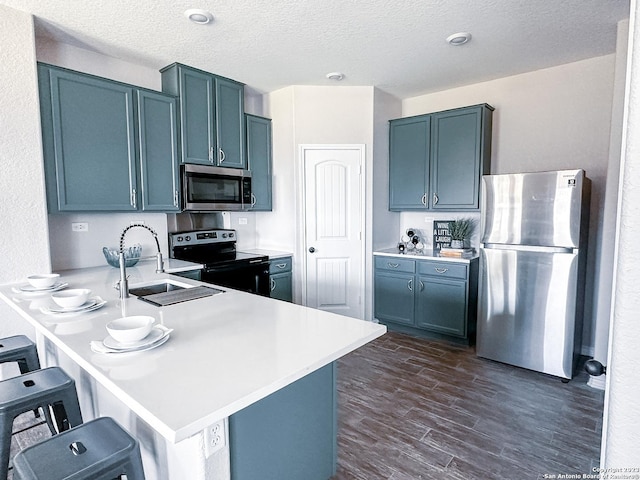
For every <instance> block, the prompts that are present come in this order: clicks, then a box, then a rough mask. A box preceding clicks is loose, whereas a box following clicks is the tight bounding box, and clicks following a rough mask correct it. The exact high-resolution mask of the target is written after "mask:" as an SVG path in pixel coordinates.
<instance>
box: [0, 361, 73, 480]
mask: <svg viewBox="0 0 640 480" xmlns="http://www.w3.org/2000/svg"><path fill="white" fill-rule="evenodd" d="M40 407H41V408H43V409H44V411H45V412H47V414H48V412H49V407H51V408H52V409H54V411H55V414H56V422H57V424H58V430H59V431H63V430H68V429H69V427H75V426H77V425H80V424H81V423H82V414H81V413H80V405H79V403H78V394H77V392H76V384H75V382H74V381H73V379H72V378H71V377H69V376H68V375H67V374H66V373H65V372H64V370H62V369H61V368H59V367H50V368H44V369H41V370H36V371H35V372H29V373H25V374H24V375H21V376H19V377H13V378H9V379H7V380H3V381H1V382H0V479H3V478H6V477H7V470H8V467H9V455H10V449H11V430H12V428H13V421H14V419H15V418H16V417H17V416H18V415H20V414H22V413H24V412H28V411H29V410H34V409H37V408H40ZM52 433H55V432H54V431H52Z"/></svg>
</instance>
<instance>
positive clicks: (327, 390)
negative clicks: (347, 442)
mask: <svg viewBox="0 0 640 480" xmlns="http://www.w3.org/2000/svg"><path fill="white" fill-rule="evenodd" d="M336 405H337V404H336V367H335V363H331V364H329V365H326V366H325V367H322V368H321V369H319V370H316V371H315V372H313V373H311V374H309V375H307V376H306V377H303V378H301V379H300V380H298V381H296V382H294V383H292V384H291V385H289V386H287V387H285V388H283V389H281V390H278V391H277V392H275V393H273V394H271V395H269V396H268V397H266V398H264V399H262V400H260V401H258V402H256V403H254V404H253V405H250V406H248V407H247V408H245V409H244V410H241V411H239V412H238V413H236V414H234V415H232V416H231V417H229V449H230V455H231V478H232V480H256V479H260V480H283V479H286V480H328V479H329V478H331V477H332V476H333V475H335V471H336V451H337V444H336V434H337V408H336Z"/></svg>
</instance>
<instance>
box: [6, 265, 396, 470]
mask: <svg viewBox="0 0 640 480" xmlns="http://www.w3.org/2000/svg"><path fill="white" fill-rule="evenodd" d="M168 267H169V268H168V271H173V272H176V271H177V270H180V269H183V270H185V269H188V268H189V266H188V265H187V264H184V265H182V264H180V262H176V261H175V260H171V261H170V262H169V265H168ZM154 269H155V263H153V262H141V263H139V264H138V265H137V266H135V267H132V268H129V269H127V273H128V274H129V275H130V279H129V285H130V287H132V288H133V287H135V286H136V284H144V283H151V282H157V281H159V280H161V279H166V278H171V279H172V280H175V281H177V282H179V283H183V284H188V285H192V286H198V285H201V284H200V282H197V281H195V280H190V279H187V278H182V277H174V276H172V275H170V274H169V273H162V274H157V273H155V270H154ZM59 273H61V278H60V280H61V281H63V282H67V283H68V284H69V288H76V287H77V288H80V287H82V288H90V289H91V290H92V295H98V296H100V297H101V298H102V299H104V300H106V302H107V303H106V305H105V306H104V307H103V308H101V309H99V310H96V311H94V312H88V313H83V314H78V315H75V316H54V315H50V314H45V313H43V312H42V311H41V307H43V306H45V307H46V306H47V305H51V303H50V302H51V299H50V296H49V295H48V294H44V295H40V296H32V295H27V294H24V293H16V287H17V286H18V285H3V286H1V287H0V297H1V298H2V299H3V300H5V301H6V302H7V303H8V304H9V305H10V306H11V307H13V308H14V309H15V310H16V311H17V312H18V313H19V314H20V315H21V316H22V317H23V318H25V319H26V320H27V321H28V322H29V323H30V324H32V325H33V326H34V327H35V329H36V333H37V336H38V348H39V352H40V355H41V360H42V363H43V364H44V365H47V366H49V365H60V366H61V367H62V368H64V369H65V370H66V371H67V373H69V375H71V376H72V377H74V378H75V379H76V382H77V386H78V391H79V395H80V405H81V408H82V413H83V416H84V419H85V420H89V419H91V418H94V417H97V416H107V415H108V416H111V417H113V418H115V419H116V420H117V421H118V422H119V423H120V424H121V425H123V426H124V427H125V428H127V429H128V430H129V431H130V432H131V433H132V434H133V435H134V436H135V437H136V438H138V439H139V441H140V444H141V449H142V453H143V463H144V467H145V472H146V475H147V478H150V479H157V480H165V479H166V480H178V479H181V480H182V479H185V478H188V479H190V480H209V479H214V478H215V479H216V480H218V479H225V478H234V479H235V478H251V475H252V474H251V472H252V471H253V472H256V471H258V472H262V476H261V478H276V477H273V476H270V475H271V474H270V473H269V472H271V471H277V469H282V468H290V469H291V470H290V471H291V472H292V473H291V475H294V476H287V475H285V477H282V478H305V479H313V478H318V479H321V478H328V477H329V476H331V474H332V473H333V469H334V468H335V455H336V451H335V450H336V443H335V435H336V428H337V427H336V390H335V375H336V369H335V363H334V362H335V361H336V360H337V359H339V358H340V357H342V356H343V355H345V354H347V353H349V352H351V351H353V350H355V349H357V348H359V347H361V346H362V345H364V344H366V343H367V342H369V341H371V340H373V339H375V338H377V337H379V336H381V335H383V334H384V333H385V331H386V327H385V326H383V325H379V324H376V323H371V322H366V321H361V320H356V319H352V318H348V317H343V316H339V315H335V314H331V313H327V312H323V311H320V310H315V309H311V308H306V307H302V306H299V305H294V304H291V303H288V302H283V301H279V300H273V299H269V298H265V297H261V296H258V295H253V294H249V293H245V292H240V291H236V290H230V289H224V288H222V290H225V291H224V292H223V293H219V294H216V295H213V296H209V297H206V298H200V299H197V300H191V301H187V302H183V303H177V304H174V305H169V306H164V307H156V306H154V305H152V304H150V303H147V302H145V301H141V300H139V299H138V298H136V297H134V296H131V297H130V298H127V299H125V300H120V299H119V296H118V291H116V290H115V289H114V288H113V285H114V283H115V282H116V281H117V280H118V276H119V271H118V270H117V269H114V268H111V267H95V268H85V269H78V270H68V271H63V272H59ZM18 292H19V291H18ZM127 315H151V316H153V317H154V318H155V319H156V322H157V323H160V324H162V325H164V326H166V327H168V328H171V329H173V332H172V333H171V336H170V338H169V340H168V342H167V343H165V344H163V345H161V346H159V347H157V348H154V349H152V350H147V351H143V352H135V353H126V354H100V353H94V352H93V351H92V350H91V348H90V342H91V341H94V340H102V339H104V338H105V337H106V335H107V333H106V330H105V325H106V323H107V322H108V321H110V320H113V319H115V318H118V317H121V316H127ZM220 421H222V425H223V426H224V430H223V432H222V436H223V439H222V443H223V444H224V445H225V446H224V447H223V448H222V449H221V450H217V451H215V452H213V453H211V452H210V451H208V449H207V445H205V443H206V442H207V441H208V438H207V435H205V431H208V429H209V428H210V427H211V426H213V425H216V424H218V423H219V422H220ZM318 429H319V430H318ZM290 448H293V449H294V450H293V451H291V450H287V449H290ZM299 472H303V473H302V475H304V476H297V477H296V476H295V475H297V474H299ZM327 473H328V474H327ZM254 478H255V477H254Z"/></svg>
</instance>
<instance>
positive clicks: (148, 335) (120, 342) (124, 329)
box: [91, 315, 173, 353]
mask: <svg viewBox="0 0 640 480" xmlns="http://www.w3.org/2000/svg"><path fill="white" fill-rule="evenodd" d="M154 322H155V318H153V317H150V316H146V315H137V316H131V317H122V318H118V319H116V320H113V321H111V322H109V323H108V324H107V332H108V333H109V335H108V336H107V337H106V338H105V339H104V340H102V341H101V342H100V341H93V342H91V350H93V351H94V352H96V353H130V352H142V351H144V350H150V349H152V348H155V347H159V346H160V345H162V344H163V343H165V342H166V341H167V340H169V334H170V333H171V332H172V331H173V330H171V329H169V328H167V327H165V326H164V325H156V324H154Z"/></svg>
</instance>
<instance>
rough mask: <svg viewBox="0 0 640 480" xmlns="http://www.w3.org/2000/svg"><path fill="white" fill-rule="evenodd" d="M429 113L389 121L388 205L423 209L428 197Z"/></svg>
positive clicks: (400, 208) (425, 206) (393, 208)
mask: <svg viewBox="0 0 640 480" xmlns="http://www.w3.org/2000/svg"><path fill="white" fill-rule="evenodd" d="M430 124H431V119H430V117H429V116H419V117H411V118H403V119H399V120H392V121H391V122H390V124H389V209H390V210H423V209H426V208H427V206H428V202H426V203H425V201H426V200H427V199H428V198H429V191H428V186H429V145H430Z"/></svg>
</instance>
